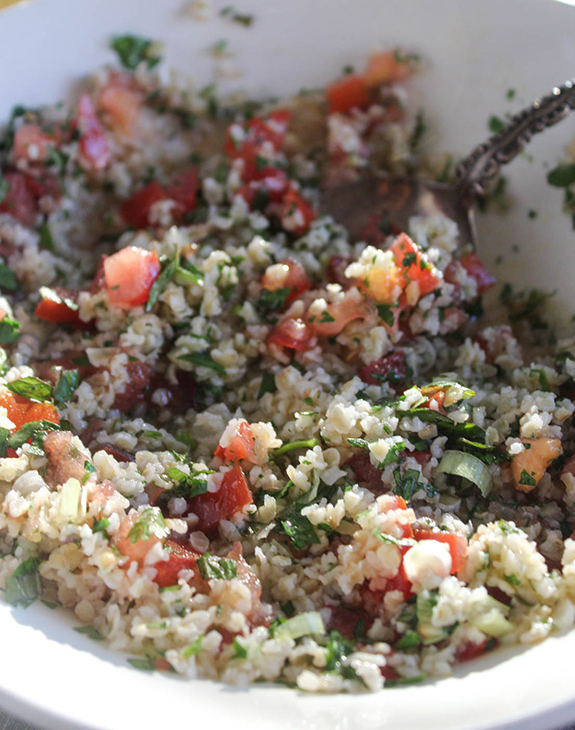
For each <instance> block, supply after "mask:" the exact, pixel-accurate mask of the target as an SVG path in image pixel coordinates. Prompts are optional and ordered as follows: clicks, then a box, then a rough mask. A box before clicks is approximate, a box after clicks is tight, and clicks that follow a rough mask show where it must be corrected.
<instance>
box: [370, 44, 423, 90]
mask: <svg viewBox="0 0 575 730" xmlns="http://www.w3.org/2000/svg"><path fill="white" fill-rule="evenodd" d="M412 73H413V70H412V68H411V66H410V64H409V63H408V62H406V61H398V59H397V51H384V52H383V53H377V54H376V55H374V56H372V57H371V58H370V59H369V62H368V64H367V68H366V70H365V71H364V73H363V78H364V81H365V84H366V86H368V87H370V88H371V87H374V86H380V85H381V84H395V83H397V82H398V81H403V80H404V79H406V78H407V77H408V76H411V74H412Z"/></svg>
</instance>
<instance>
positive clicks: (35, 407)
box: [0, 391, 60, 430]
mask: <svg viewBox="0 0 575 730" xmlns="http://www.w3.org/2000/svg"><path fill="white" fill-rule="evenodd" d="M0 406H3V407H4V408H5V409H6V411H7V413H8V418H9V419H10V420H11V421H12V423H13V424H14V426H15V429H14V430H18V429H19V428H21V427H22V426H23V425H24V424H25V423H31V422H32V421H51V422H52V423H60V416H59V415H58V411H57V410H56V408H55V407H54V406H53V405H52V404H51V403H34V402H32V401H30V400H28V399H27V398H23V397H22V396H20V395H16V394H15V393H11V392H10V391H6V392H4V393H0Z"/></svg>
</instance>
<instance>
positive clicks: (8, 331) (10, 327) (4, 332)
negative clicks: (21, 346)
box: [0, 317, 20, 345]
mask: <svg viewBox="0 0 575 730" xmlns="http://www.w3.org/2000/svg"><path fill="white" fill-rule="evenodd" d="M19 336H20V322H17V321H16V320H15V319H11V318H10V317H4V319H3V320H1V321H0V345H11V344H12V343H13V342H16V340H17V339H18V337H19Z"/></svg>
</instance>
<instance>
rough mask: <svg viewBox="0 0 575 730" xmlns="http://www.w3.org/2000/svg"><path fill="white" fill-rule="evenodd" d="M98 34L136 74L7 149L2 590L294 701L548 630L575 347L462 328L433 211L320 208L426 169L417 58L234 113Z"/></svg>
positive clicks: (485, 284) (444, 665)
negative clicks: (368, 179)
mask: <svg viewBox="0 0 575 730" xmlns="http://www.w3.org/2000/svg"><path fill="white" fill-rule="evenodd" d="M115 46H116V48H117V50H118V51H119V54H120V58H121V60H122V61H123V62H124V65H126V66H128V67H130V68H131V70H129V69H128V70H126V69H122V70H119V69H118V68H106V69H103V70H101V71H98V72H97V73H96V74H95V76H94V77H93V78H92V79H91V80H90V81H89V82H88V83H87V84H86V85H85V88H84V92H83V93H82V95H81V97H80V98H79V100H77V101H76V103H75V104H74V105H72V106H71V107H70V108H68V107H64V106H62V105H56V106H54V107H50V108H42V109H36V110H29V109H24V108H23V107H16V108H15V109H14V112H13V114H12V118H11V119H10V121H9V123H8V124H7V125H6V127H5V129H4V133H3V136H2V142H1V149H2V152H1V154H2V170H3V173H2V177H1V178H0V199H1V200H0V211H1V214H0V255H1V256H2V259H1V262H0V287H1V289H2V293H3V296H2V297H1V298H0V310H1V312H0V313H1V315H2V319H1V321H0V343H1V344H2V346H3V348H4V349H2V350H1V351H0V354H1V362H2V370H1V372H2V375H1V377H0V442H1V446H0V449H1V451H0V456H1V458H0V504H1V510H0V551H1V553H2V554H1V557H0V588H1V589H2V590H3V596H4V599H5V600H6V601H8V602H9V603H11V604H12V605H15V606H27V605H29V604H30V603H32V602H33V601H34V600H36V599H42V600H43V601H45V602H47V603H49V604H58V605H61V606H64V607H66V608H68V609H71V610H72V611H73V612H74V613H75V615H76V619H77V622H78V623H79V624H80V626H79V630H80V631H82V632H84V633H87V634H88V635H89V636H91V637H92V638H94V639H102V638H104V639H106V640H107V641H108V642H109V644H110V645H111V646H112V647H113V648H115V649H118V650H120V651H123V652H128V653H129V654H130V655H131V657H132V659H130V661H131V662H132V664H133V665H134V666H135V667H138V668H140V669H148V670H153V669H156V670H175V671H176V672H178V673H180V674H182V675H185V676H187V677H191V678H193V677H208V678H212V679H220V680H223V681H224V682H229V683H233V684H239V685H247V684H249V683H250V682H255V681H273V682H282V683H284V684H286V685H288V686H292V687H298V688H299V689H300V690H305V691H310V692H336V691H344V690H354V691H355V690H371V691H376V690H379V689H381V688H382V687H383V686H384V684H385V685H386V686H388V687H389V686H393V685H394V684H404V683H412V682H418V681H421V680H423V679H425V678H426V677H430V676H442V675H448V674H449V673H450V672H451V671H452V669H453V667H454V665H456V664H457V663H459V662H463V661H466V660H468V659H471V658H473V657H475V656H479V655H480V654H483V653H485V652H488V651H492V650H494V649H496V648H497V647H498V646H500V645H505V644H517V643H519V644H531V643H534V642H538V641H541V640H542V639H544V638H545V637H547V636H548V635H549V634H551V633H552V632H554V631H561V630H564V629H569V628H571V627H572V626H573V623H574V621H575V541H574V540H572V539H571V537H570V536H571V535H572V533H573V531H574V529H575V520H574V519H573V514H572V512H571V510H572V509H573V506H574V504H575V460H574V459H573V456H572V455H573V451H574V448H573V447H574V442H573V427H572V415H573V411H574V402H573V398H574V397H575V390H574V380H573V378H574V377H575V339H570V340H566V341H559V342H553V338H552V337H550V336H549V335H548V333H546V332H545V330H542V329H538V328H537V327H534V326H533V315H534V311H533V310H534V309H535V307H534V301H535V300H537V295H535V294H532V295H531V296H530V297H524V298H523V299H520V300H514V301H513V302H512V306H511V309H510V310H509V311H504V309H503V307H499V308H498V311H497V315H496V318H493V317H491V318H490V319H489V321H482V318H481V298H482V295H483V294H484V293H485V292H486V291H487V290H488V289H489V288H490V287H491V286H492V285H493V283H494V280H493V279H492V277H491V276H490V274H489V273H488V272H487V271H486V270H485V268H484V267H483V265H482V264H481V262H480V260H479V258H478V257H477V255H476V254H475V253H474V252H473V251H471V250H470V248H469V246H468V244H467V242H466V241H462V240H460V239H459V236H458V231H457V227H456V225H455V224H454V223H453V221H450V220H448V219H445V218H442V217H429V218H413V219H412V220H411V221H410V224H409V230H408V231H406V232H403V233H402V232H399V231H397V230H395V229H394V227H393V225H392V224H390V223H389V222H388V221H386V220H383V219H376V220H373V221H372V223H371V224H370V225H369V226H368V229H366V231H365V234H364V236H363V240H361V241H356V240H349V237H348V235H347V232H346V230H345V229H344V228H343V227H342V226H340V225H338V224H337V223H335V222H334V220H333V219H332V218H330V217H329V216H319V215H318V214H317V204H318V201H319V191H320V189H321V188H322V187H324V186H333V185H337V184H341V183H345V181H347V180H352V179H354V178H355V177H356V176H357V175H358V174H360V172H361V169H362V168H364V167H366V166H368V165H369V166H371V167H376V168H381V169H386V170H389V171H392V172H407V173H411V172H413V171H415V170H418V171H419V173H420V174H425V175H436V174H437V170H435V169H434V166H433V164H431V163H429V161H427V160H425V159H424V158H423V156H422V154H421V153H420V150H419V137H420V135H421V129H422V121H421V120H422V118H421V116H419V115H418V116H416V117H414V116H413V115H412V114H411V113H410V112H409V111H408V110H407V109H406V106H405V103H404V99H405V91H404V89H403V87H402V86H401V84H402V83H404V82H405V81H406V80H407V78H408V76H409V75H410V73H411V72H412V71H413V70H414V66H415V65H416V60H415V59H414V58H413V57H412V56H409V55H406V54H404V53H402V52H400V51H395V52H392V53H387V54H381V55H379V56H376V57H374V58H373V59H371V61H370V63H369V65H368V67H367V69H366V71H365V72H363V73H361V74H360V73H357V74H356V73H351V74H348V75H346V76H344V77H342V78H341V79H340V80H338V81H336V82H334V83H333V84H331V85H330V86H329V87H328V88H327V91H326V93H323V92H307V93H303V92H302V93H300V94H299V95H298V96H297V97H295V98H293V99H291V100H288V101H286V102H284V103H282V104H281V105H278V104H277V103H271V102H270V103H255V102H251V101H250V102H246V101H241V100H240V101H238V100H235V102H234V103H233V104H232V103H231V102H222V101H221V100H220V99H218V98H217V97H216V95H215V93H214V90H213V88H212V87H206V88H204V89H201V90H199V91H198V90H194V89H184V88H182V87H181V86H177V85H176V84H175V83H173V84H168V85H161V84H160V83H159V81H158V79H157V77H156V76H155V75H154V73H153V72H151V71H150V70H149V68H148V67H151V66H153V65H155V62H156V61H157V58H156V56H155V55H154V45H153V44H150V43H147V42H145V41H143V40H142V39H135V38H133V37H125V38H120V39H116V41H115ZM535 303H536V302H535ZM538 323H539V322H536V323H535V324H538ZM539 324H540V323H539Z"/></svg>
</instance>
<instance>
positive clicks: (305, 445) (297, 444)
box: [272, 439, 319, 459]
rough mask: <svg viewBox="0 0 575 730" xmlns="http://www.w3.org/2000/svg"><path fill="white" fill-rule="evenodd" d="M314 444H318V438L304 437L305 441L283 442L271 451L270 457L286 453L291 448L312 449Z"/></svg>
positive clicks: (291, 449) (273, 457)
mask: <svg viewBox="0 0 575 730" xmlns="http://www.w3.org/2000/svg"><path fill="white" fill-rule="evenodd" d="M314 446H319V439H306V440H305V441H292V442H291V443H289V444H283V446H280V447H279V448H278V449H276V450H275V451H273V452H272V459H275V458H276V457H278V456H281V455H282V454H287V452H288V451H293V449H313V447H314Z"/></svg>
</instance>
